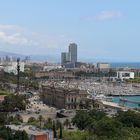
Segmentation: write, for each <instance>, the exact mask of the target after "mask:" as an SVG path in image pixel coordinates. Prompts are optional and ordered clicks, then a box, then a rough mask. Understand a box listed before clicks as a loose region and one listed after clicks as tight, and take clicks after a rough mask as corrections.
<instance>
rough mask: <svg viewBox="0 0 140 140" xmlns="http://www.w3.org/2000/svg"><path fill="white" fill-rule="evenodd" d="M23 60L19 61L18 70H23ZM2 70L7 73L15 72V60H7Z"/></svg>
mask: <svg viewBox="0 0 140 140" xmlns="http://www.w3.org/2000/svg"><path fill="white" fill-rule="evenodd" d="M24 65H25V63H24V62H20V71H21V72H24ZM4 71H5V72H7V73H14V74H15V75H16V74H17V62H9V63H8V64H7V65H6V66H5V67H4Z"/></svg>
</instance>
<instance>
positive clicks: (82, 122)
mask: <svg viewBox="0 0 140 140" xmlns="http://www.w3.org/2000/svg"><path fill="white" fill-rule="evenodd" d="M90 119H91V118H90V116H89V114H88V113H87V111H79V112H78V113H77V114H76V115H75V117H74V118H73V119H72V123H73V125H76V126H77V127H78V128H79V129H80V130H84V129H85V128H87V126H88V125H89V124H90Z"/></svg>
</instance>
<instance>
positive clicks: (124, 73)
mask: <svg viewBox="0 0 140 140" xmlns="http://www.w3.org/2000/svg"><path fill="white" fill-rule="evenodd" d="M134 77H135V76H134V72H129V71H118V72H117V78H118V79H121V80H123V79H130V78H132V79H134Z"/></svg>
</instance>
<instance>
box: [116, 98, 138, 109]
mask: <svg viewBox="0 0 140 140" xmlns="http://www.w3.org/2000/svg"><path fill="white" fill-rule="evenodd" d="M123 97H124V98H125V99H127V100H131V101H137V102H140V96H123ZM113 102H114V103H119V104H122V103H121V102H120V96H114V97H113ZM124 105H125V106H128V107H133V108H140V106H139V105H138V104H134V103H125V104H124Z"/></svg>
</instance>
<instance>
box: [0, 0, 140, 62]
mask: <svg viewBox="0 0 140 140" xmlns="http://www.w3.org/2000/svg"><path fill="white" fill-rule="evenodd" d="M139 5H140V1H139V0H0V51H7V52H14V53H19V54H24V55H42V56H51V57H54V58H55V59H56V60H57V61H58V60H59V59H60V55H61V52H65V51H68V45H69V43H73V42H75V43H76V44H77V45H78V60H79V61H90V62H94V61H97V60H98V61H111V62H140V55H139V54H140V8H139Z"/></svg>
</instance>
